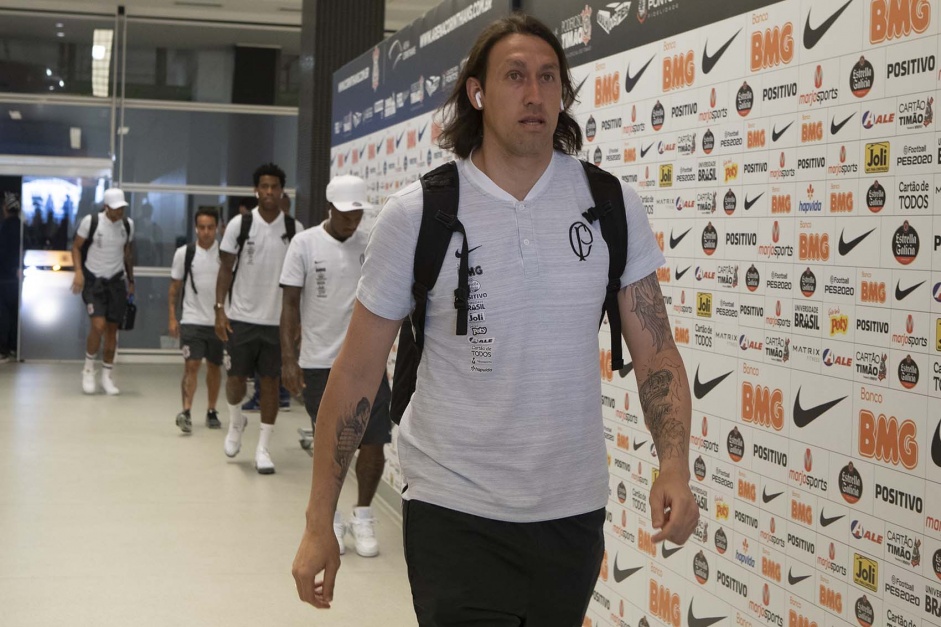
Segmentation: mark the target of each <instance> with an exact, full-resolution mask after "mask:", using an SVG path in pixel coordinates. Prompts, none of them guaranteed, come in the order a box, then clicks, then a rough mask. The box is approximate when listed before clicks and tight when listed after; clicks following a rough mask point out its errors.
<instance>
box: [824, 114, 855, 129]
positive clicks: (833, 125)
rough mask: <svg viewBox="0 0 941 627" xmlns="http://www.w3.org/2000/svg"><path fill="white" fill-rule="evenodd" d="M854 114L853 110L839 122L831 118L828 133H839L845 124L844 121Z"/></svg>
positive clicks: (847, 120) (850, 118)
mask: <svg viewBox="0 0 941 627" xmlns="http://www.w3.org/2000/svg"><path fill="white" fill-rule="evenodd" d="M854 115H856V112H855V111H854V112H853V113H850V116H849V117H848V118H846V119H845V120H843V121H842V122H840V123H839V124H837V123H836V118H833V119H832V120H830V134H831V135H836V134H837V133H839V132H840V131H841V130H842V129H843V127H844V126H846V123H847V122H849V121H850V120H852V119H853V116H854Z"/></svg>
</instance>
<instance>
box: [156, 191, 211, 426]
mask: <svg viewBox="0 0 941 627" xmlns="http://www.w3.org/2000/svg"><path fill="white" fill-rule="evenodd" d="M194 221H195V223H196V241H195V242H193V243H192V244H188V245H186V246H180V247H179V248H177V250H176V253H175V254H174V255H173V266H172V267H171V268H170V279H171V280H170V295H169V299H168V300H169V303H170V320H169V327H170V335H171V336H172V337H178V338H180V349H181V350H182V352H183V360H184V366H183V382H182V384H181V389H182V395H183V411H181V412H180V413H179V414H177V417H176V426H178V427H179V428H180V430H181V431H183V433H191V432H192V431H193V421H192V418H191V417H190V410H191V409H192V407H193V396H194V395H195V394H196V376H197V375H198V374H199V366H200V364H201V363H202V361H203V359H205V360H206V391H207V392H208V396H209V405H208V408H207V409H206V426H207V427H209V428H210V429H218V428H220V427H221V426H222V424H221V423H220V422H219V413H218V412H217V411H216V400H217V399H218V398H219V385H220V384H221V382H222V370H221V368H222V354H223V351H224V347H223V345H222V340H220V339H219V338H218V337H216V330H215V324H216V316H215V312H214V311H213V309H212V305H213V303H215V301H216V280H217V278H218V276H219V244H218V242H216V231H217V229H218V228H219V212H218V211H216V210H215V209H213V208H211V207H202V208H200V209H199V210H198V211H197V212H196V217H195V219H194ZM187 262H188V263H187ZM180 291H182V292H183V316H182V319H181V320H179V321H178V320H177V317H176V305H177V301H178V299H179V295H180Z"/></svg>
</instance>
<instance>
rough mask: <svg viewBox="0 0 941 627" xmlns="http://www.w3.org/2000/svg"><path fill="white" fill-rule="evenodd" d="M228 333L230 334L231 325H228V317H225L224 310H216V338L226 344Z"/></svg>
mask: <svg viewBox="0 0 941 627" xmlns="http://www.w3.org/2000/svg"><path fill="white" fill-rule="evenodd" d="M229 333H232V325H231V324H229V317H228V316H227V315H225V309H221V308H220V309H216V337H217V338H219V339H220V340H222V341H223V342H228V341H229Z"/></svg>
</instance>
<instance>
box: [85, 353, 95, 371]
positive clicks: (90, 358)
mask: <svg viewBox="0 0 941 627" xmlns="http://www.w3.org/2000/svg"><path fill="white" fill-rule="evenodd" d="M94 369H95V356H94V355H89V354H88V353H85V370H88V371H92V370H94Z"/></svg>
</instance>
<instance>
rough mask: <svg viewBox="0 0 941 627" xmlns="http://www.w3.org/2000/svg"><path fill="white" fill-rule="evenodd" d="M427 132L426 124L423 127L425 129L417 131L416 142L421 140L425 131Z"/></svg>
mask: <svg viewBox="0 0 941 627" xmlns="http://www.w3.org/2000/svg"><path fill="white" fill-rule="evenodd" d="M427 130H428V125H427V124H426V125H425V128H423V129H422V130H420V131H418V141H421V138H422V137H424V136H425V131H427Z"/></svg>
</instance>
